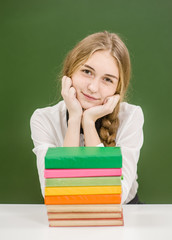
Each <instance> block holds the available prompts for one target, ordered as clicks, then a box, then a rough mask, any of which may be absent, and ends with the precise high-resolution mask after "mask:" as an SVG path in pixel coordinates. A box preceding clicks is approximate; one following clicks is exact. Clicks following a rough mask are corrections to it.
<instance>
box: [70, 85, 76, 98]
mask: <svg viewBox="0 0 172 240" xmlns="http://www.w3.org/2000/svg"><path fill="white" fill-rule="evenodd" d="M69 97H72V98H73V97H76V90H75V88H74V87H71V88H70V89H69Z"/></svg>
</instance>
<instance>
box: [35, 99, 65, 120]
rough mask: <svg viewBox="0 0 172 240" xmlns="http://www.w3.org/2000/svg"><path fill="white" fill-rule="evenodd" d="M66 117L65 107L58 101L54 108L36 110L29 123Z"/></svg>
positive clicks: (62, 102)
mask: <svg viewBox="0 0 172 240" xmlns="http://www.w3.org/2000/svg"><path fill="white" fill-rule="evenodd" d="M65 116H66V105H65V102H64V101H60V102H59V103H57V104H56V105H54V106H49V107H45V108H38V109H36V110H35V111H34V112H33V114H32V116H31V119H30V121H31V123H32V122H34V121H39V122H40V121H41V122H44V121H53V120H55V119H56V120H57V119H59V118H63V117H65Z"/></svg>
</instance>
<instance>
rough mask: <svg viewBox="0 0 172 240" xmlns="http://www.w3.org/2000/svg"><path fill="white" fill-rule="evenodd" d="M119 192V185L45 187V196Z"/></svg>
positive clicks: (120, 190) (120, 191)
mask: <svg viewBox="0 0 172 240" xmlns="http://www.w3.org/2000/svg"><path fill="white" fill-rule="evenodd" d="M121 193H122V188H121V186H94V187H93V186H90V187H87V186H84V187H45V196H55V195H85V194H121Z"/></svg>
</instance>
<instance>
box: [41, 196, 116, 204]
mask: <svg viewBox="0 0 172 240" xmlns="http://www.w3.org/2000/svg"><path fill="white" fill-rule="evenodd" d="M44 201H45V204H47V205H54V204H62V205H66V204H120V203H121V194H94V195H63V196H62V195H58V196H45V199H44Z"/></svg>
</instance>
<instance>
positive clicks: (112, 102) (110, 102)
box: [104, 94, 120, 113]
mask: <svg viewBox="0 0 172 240" xmlns="http://www.w3.org/2000/svg"><path fill="white" fill-rule="evenodd" d="M119 99H120V95H119V94H116V95H114V96H111V97H108V98H107V99H106V103H105V104H104V107H105V108H106V110H107V111H108V112H109V113H111V112H113V110H114V108H115V107H116V105H117V103H118V101H119Z"/></svg>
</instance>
